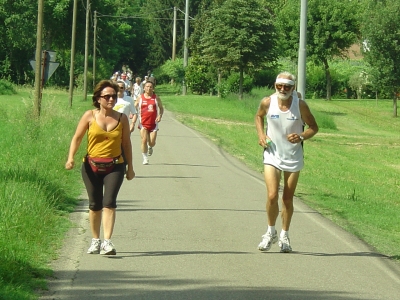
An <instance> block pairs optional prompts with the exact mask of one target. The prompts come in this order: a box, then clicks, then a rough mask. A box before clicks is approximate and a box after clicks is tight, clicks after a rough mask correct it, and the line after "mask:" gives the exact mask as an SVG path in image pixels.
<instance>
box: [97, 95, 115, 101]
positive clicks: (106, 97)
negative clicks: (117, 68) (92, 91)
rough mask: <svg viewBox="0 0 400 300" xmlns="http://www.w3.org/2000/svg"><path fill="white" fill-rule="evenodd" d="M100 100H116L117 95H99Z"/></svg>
mask: <svg viewBox="0 0 400 300" xmlns="http://www.w3.org/2000/svg"><path fill="white" fill-rule="evenodd" d="M100 98H103V99H105V100H106V101H109V100H110V99H111V98H112V99H114V100H117V95H116V94H111V95H100Z"/></svg>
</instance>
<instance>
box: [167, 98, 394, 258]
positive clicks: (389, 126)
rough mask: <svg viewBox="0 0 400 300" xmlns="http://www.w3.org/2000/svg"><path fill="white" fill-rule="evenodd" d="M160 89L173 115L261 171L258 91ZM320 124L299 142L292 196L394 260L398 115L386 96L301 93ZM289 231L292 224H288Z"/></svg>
mask: <svg viewBox="0 0 400 300" xmlns="http://www.w3.org/2000/svg"><path fill="white" fill-rule="evenodd" d="M269 92H270V91H267V90H266V91H265V92H264V91H256V93H254V94H253V95H247V96H246V97H245V98H244V100H242V101H239V100H237V97H236V96H235V97H234V98H233V97H229V98H226V99H219V98H218V97H215V96H214V97H210V96H177V97H170V96H163V95H162V94H160V95H161V97H162V100H163V103H164V105H165V107H166V108H167V109H168V110H170V111H173V112H174V113H175V115H176V117H177V119H178V120H180V121H181V122H183V123H184V124H186V125H187V126H189V127H192V128H194V129H196V130H197V131H199V132H201V133H203V134H204V135H205V136H207V137H209V138H210V139H211V140H213V141H214V142H215V143H216V144H217V145H219V146H220V147H221V148H223V149H224V150H226V151H227V152H229V153H231V154H232V155H234V156H236V157H237V158H239V159H241V160H242V161H243V162H244V163H246V164H247V165H248V166H249V167H250V168H252V169H254V170H257V171H259V172H262V170H263V165H262V149H260V146H258V144H257V140H258V138H257V134H256V130H255V125H254V115H255V112H256V110H257V107H258V104H259V102H260V100H261V98H262V97H263V96H264V95H267V94H269ZM307 103H308V105H309V106H310V108H311V110H312V112H313V114H314V116H315V117H316V120H317V122H318V124H319V126H320V131H319V133H318V134H317V135H316V136H315V137H314V138H313V139H311V140H308V141H306V142H305V143H304V147H305V168H304V170H303V171H302V173H301V176H300V180H299V184H298V188H297V192H296V196H298V197H299V198H301V199H302V200H303V201H304V202H305V203H307V204H308V205H309V206H310V207H312V208H314V209H316V210H317V211H319V212H320V213H321V214H323V215H324V216H326V217H327V218H329V219H331V220H333V221H334V222H335V223H337V224H338V225H340V226H342V227H343V228H344V229H346V230H348V231H349V232H351V233H353V234H355V235H356V236H358V237H359V238H361V239H363V240H364V241H365V242H367V243H368V244H370V245H371V246H372V247H374V248H375V249H376V250H377V251H379V252H381V253H383V254H385V255H387V256H389V257H391V258H393V259H397V260H400V252H399V250H398V245H399V244H400V232H399V230H398V229H399V228H400V218H399V211H400V199H399V197H398V194H399V190H400V176H399V175H400V156H399V155H398V154H397V153H398V151H399V149H400V141H399V128H400V118H393V117H392V112H393V103H392V100H379V101H378V102H376V101H375V100H332V101H325V100H316V99H315V100H307ZM292 230H293V231H295V230H296V229H295V228H293V229H292Z"/></svg>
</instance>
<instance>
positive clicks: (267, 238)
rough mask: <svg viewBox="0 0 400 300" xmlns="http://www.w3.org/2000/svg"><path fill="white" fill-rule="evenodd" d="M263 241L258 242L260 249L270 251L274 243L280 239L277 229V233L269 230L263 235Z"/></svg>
mask: <svg viewBox="0 0 400 300" xmlns="http://www.w3.org/2000/svg"><path fill="white" fill-rule="evenodd" d="M262 238H263V239H262V241H261V243H260V244H258V250H260V251H268V250H269V249H271V246H272V244H275V243H276V242H277V241H278V235H277V233H276V231H275V234H271V233H270V232H267V233H266V234H264V235H263V236H262Z"/></svg>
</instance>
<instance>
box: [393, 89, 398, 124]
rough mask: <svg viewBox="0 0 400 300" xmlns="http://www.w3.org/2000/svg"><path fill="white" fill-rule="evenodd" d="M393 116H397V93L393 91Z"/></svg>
mask: <svg viewBox="0 0 400 300" xmlns="http://www.w3.org/2000/svg"><path fill="white" fill-rule="evenodd" d="M393 117H395V118H397V93H396V92H394V93H393Z"/></svg>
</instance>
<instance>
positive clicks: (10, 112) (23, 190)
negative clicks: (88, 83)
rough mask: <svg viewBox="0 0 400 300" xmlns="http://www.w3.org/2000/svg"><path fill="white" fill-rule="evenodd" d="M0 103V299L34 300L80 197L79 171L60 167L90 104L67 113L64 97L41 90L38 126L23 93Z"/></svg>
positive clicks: (0, 98) (2, 98) (29, 98)
mask: <svg viewBox="0 0 400 300" xmlns="http://www.w3.org/2000/svg"><path fill="white" fill-rule="evenodd" d="M0 103H1V105H0V107H1V108H0V110H1V113H0V129H1V132H2V137H1V139H0V147H1V149H2V152H1V159H0V220H1V222H0V253H1V254H2V259H1V260H0V295H1V296H0V298H1V299H13V300H16V299H35V298H37V295H36V294H35V291H36V290H38V289H45V288H46V278H47V276H51V274H52V271H51V269H50V266H49V262H50V261H51V260H52V259H55V258H56V256H57V249H59V248H60V245H61V243H62V240H63V237H64V234H65V232H66V231H67V230H68V229H69V226H70V222H69V219H68V213H69V212H71V211H73V209H74V208H75V205H76V203H77V200H76V199H77V198H78V196H79V195H80V194H81V192H82V187H83V186H82V183H81V180H80V172H79V168H76V169H75V170H73V171H66V170H65V169H64V164H65V160H66V157H67V153H68V147H69V142H70V139H71V137H72V135H73V133H74V131H75V127H76V124H77V122H78V118H80V116H81V112H82V111H83V110H84V109H85V108H86V107H89V104H88V102H86V103H82V102H77V103H76V104H75V105H74V107H73V108H72V109H71V108H69V105H68V98H67V94H66V93H65V92H58V91H46V90H45V91H44V93H43V100H42V109H41V117H40V119H39V120H37V119H35V118H34V117H33V113H32V111H33V101H32V94H31V92H30V91H28V90H19V93H18V94H16V95H7V96H5V95H3V96H0ZM82 155H83V154H82Z"/></svg>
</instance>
